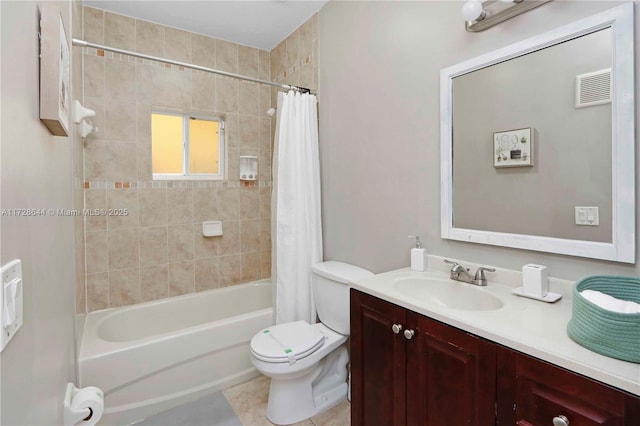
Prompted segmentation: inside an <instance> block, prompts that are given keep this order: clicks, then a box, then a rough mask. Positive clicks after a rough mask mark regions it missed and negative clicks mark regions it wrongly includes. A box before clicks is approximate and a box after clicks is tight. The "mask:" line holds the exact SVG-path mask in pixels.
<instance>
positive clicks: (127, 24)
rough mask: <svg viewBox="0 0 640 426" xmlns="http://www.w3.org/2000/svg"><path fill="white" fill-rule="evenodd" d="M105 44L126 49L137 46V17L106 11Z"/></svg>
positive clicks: (132, 48)
mask: <svg viewBox="0 0 640 426" xmlns="http://www.w3.org/2000/svg"><path fill="white" fill-rule="evenodd" d="M104 44H105V45H107V46H109V47H116V48H118V49H124V50H135V48H136V23H135V19H133V18H130V17H128V16H124V15H116V14H115V13H110V12H105V14H104Z"/></svg>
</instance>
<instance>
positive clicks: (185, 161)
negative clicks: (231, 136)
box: [149, 109, 227, 181]
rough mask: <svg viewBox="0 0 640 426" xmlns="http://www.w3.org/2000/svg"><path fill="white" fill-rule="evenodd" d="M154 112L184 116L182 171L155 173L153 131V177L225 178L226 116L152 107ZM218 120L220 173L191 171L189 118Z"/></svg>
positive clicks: (165, 178)
mask: <svg viewBox="0 0 640 426" xmlns="http://www.w3.org/2000/svg"><path fill="white" fill-rule="evenodd" d="M153 114H160V115H171V116H175V117H182V173H154V172H153V131H151V158H152V161H151V178H152V180H154V181H155V180H157V181H167V180H215V181H217V180H225V179H226V175H227V173H226V171H227V150H226V143H225V122H224V116H223V115H218V114H202V113H189V112H178V111H166V110H161V109H152V110H151V115H150V116H149V119H150V120H151V119H152V118H153ZM191 119H196V120H206V121H216V122H217V123H218V173H191V171H190V170H189V158H190V157H189V125H188V124H189V120H191Z"/></svg>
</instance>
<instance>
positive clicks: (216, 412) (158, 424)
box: [136, 376, 351, 426]
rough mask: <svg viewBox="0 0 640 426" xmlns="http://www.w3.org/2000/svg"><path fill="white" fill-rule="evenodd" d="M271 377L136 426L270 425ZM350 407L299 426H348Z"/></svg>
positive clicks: (344, 404)
mask: <svg viewBox="0 0 640 426" xmlns="http://www.w3.org/2000/svg"><path fill="white" fill-rule="evenodd" d="M268 397H269V378H268V377H265V376H260V377H258V378H256V379H253V380H250V381H248V382H246V383H241V384H239V385H236V386H233V387H231V388H229V389H225V390H224V391H223V392H218V393H216V394H213V395H210V396H207V397H205V398H202V399H201V400H198V401H195V402H193V403H190V404H185V405H183V406H181V407H177V408H175V409H173V410H169V411H167V412H164V413H161V414H158V415H156V416H153V417H150V418H148V419H146V420H144V421H143V422H140V423H136V426H237V425H242V426H271V425H272V423H271V422H269V420H267V401H268ZM350 418H351V405H350V404H349V402H348V401H346V400H345V401H343V402H341V403H340V404H338V405H336V406H335V407H333V408H331V409H330V410H328V411H326V412H324V413H321V414H319V415H317V416H314V417H312V418H311V419H308V420H305V421H303V422H300V423H296V425H297V426H348V425H349V424H350V422H351V421H350Z"/></svg>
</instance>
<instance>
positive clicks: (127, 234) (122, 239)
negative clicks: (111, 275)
mask: <svg viewBox="0 0 640 426" xmlns="http://www.w3.org/2000/svg"><path fill="white" fill-rule="evenodd" d="M108 244H109V271H110V272H113V271H114V270H118V269H128V268H137V267H138V264H139V251H138V228H129V229H114V230H109V233H108Z"/></svg>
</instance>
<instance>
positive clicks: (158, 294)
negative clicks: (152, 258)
mask: <svg viewBox="0 0 640 426" xmlns="http://www.w3.org/2000/svg"><path fill="white" fill-rule="evenodd" d="M168 296H169V267H168V266H167V265H157V266H151V267H148V268H140V299H141V301H143V302H147V301H150V300H156V299H162V298H165V297H168Z"/></svg>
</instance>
